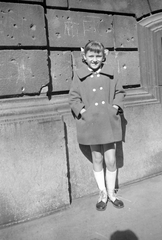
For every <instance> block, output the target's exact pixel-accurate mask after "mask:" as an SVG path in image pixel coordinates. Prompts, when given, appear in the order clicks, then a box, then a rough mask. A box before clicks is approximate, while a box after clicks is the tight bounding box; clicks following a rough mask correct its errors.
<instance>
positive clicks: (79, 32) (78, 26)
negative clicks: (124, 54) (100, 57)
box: [47, 9, 114, 47]
mask: <svg viewBox="0 0 162 240" xmlns="http://www.w3.org/2000/svg"><path fill="white" fill-rule="evenodd" d="M47 19H48V28H49V42H50V47H82V46H84V45H85V44H86V43H87V42H88V40H92V39H94V40H97V41H102V43H103V44H104V45H105V46H106V47H113V46H114V43H113V30H112V16H109V15H107V14H95V13H87V12H71V11H63V10H52V9H48V10H47Z"/></svg>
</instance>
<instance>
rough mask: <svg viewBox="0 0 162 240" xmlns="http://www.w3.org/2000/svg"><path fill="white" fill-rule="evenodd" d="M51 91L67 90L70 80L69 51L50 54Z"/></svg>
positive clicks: (70, 63)
mask: <svg viewBox="0 0 162 240" xmlns="http://www.w3.org/2000/svg"><path fill="white" fill-rule="evenodd" d="M50 59H51V77H52V85H53V91H54V92H55V91H64V90H68V89H69V87H70V85H71V80H72V62H71V52H70V51H54V52H52V51H51V52H50Z"/></svg>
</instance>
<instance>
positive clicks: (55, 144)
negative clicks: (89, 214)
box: [0, 0, 162, 226]
mask: <svg viewBox="0 0 162 240" xmlns="http://www.w3.org/2000/svg"><path fill="white" fill-rule="evenodd" d="M159 11H162V5H161V1H160V0H156V1H152V0H143V1H141V0H138V1H131V0H108V1H107V0H102V1H97V0H89V1H84V0H35V1H32V0H26V1H23V0H19V1H16V0H15V1H13V0H12V1H9V0H8V1H5V2H3V1H0V82H1V90H0V98H1V99H0V105H1V109H0V125H1V128H0V132H1V142H0V149H1V160H0V180H1V186H0V206H1V207H0V209H1V211H0V224H1V225H2V226H3V225H7V224H13V223H17V222H21V221H25V220H29V219H32V218H35V217H39V216H44V215H47V214H49V213H51V212H53V211H54V210H56V209H58V208H61V207H63V206H65V205H68V204H70V203H71V202H72V201H73V199H74V198H77V197H80V196H85V195H87V194H91V193H94V192H96V191H97V188H96V184H95V181H94V178H93V175H92V171H91V170H92V165H91V155H90V151H89V148H88V147H85V146H78V144H77V142H76V133H75V123H74V119H73V118H72V115H71V113H70V111H69V107H68V104H67V97H68V90H69V87H70V84H71V80H72V76H73V68H78V67H79V64H80V61H81V58H80V47H81V46H84V44H85V43H86V42H87V41H88V40H89V39H97V40H100V41H102V42H103V43H104V45H105V46H106V47H107V48H108V49H109V50H110V53H109V57H108V63H109V64H111V66H112V67H113V68H114V70H115V71H116V74H118V76H119V78H121V79H122V81H123V85H124V86H125V87H126V89H127V91H128V96H127V99H126V104H125V118H126V120H125V119H123V127H126V132H127V135H126V138H125V143H123V144H119V145H118V146H117V157H118V166H119V168H120V169H119V183H128V182H130V181H134V180H137V179H139V178H143V177H146V176H149V175H151V174H155V173H157V172H159V171H161V170H162V166H161V163H160V161H159V160H160V159H161V140H162V139H161V131H162V129H161V125H160V121H159V119H161V115H162V112H161V104H160V101H159V102H158V101H157V102H156V104H154V103H153V102H151V103H150V102H149V105H147V104H143V103H142V100H143V98H145V96H146V97H147V96H148V98H149V97H150V95H149V94H145V92H144V89H142V90H141V92H142V91H143V92H144V95H142V93H141V92H140V89H141V87H142V81H141V78H142V77H141V71H140V64H141V62H140V59H139V44H138V34H137V23H138V22H139V21H140V20H142V19H144V18H145V17H149V16H150V14H156V13H157V12H159ZM146 82H147V79H146ZM146 85H147V84H146ZM150 86H152V85H151V84H150ZM132 87H134V88H133V91H131V89H132ZM138 88H139V90H138ZM156 88H157V89H158V85H157V86H156ZM134 89H136V90H138V91H136V92H134ZM137 96H139V100H138V101H137V99H136V97H137ZM137 103H138V104H137ZM150 112H151V113H152V114H151V116H150ZM155 116H156V117H155ZM126 121H127V124H126ZM154 125H156V126H157V129H158V130H155V129H154ZM123 165H124V168H122V166H123Z"/></svg>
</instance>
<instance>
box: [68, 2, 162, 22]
mask: <svg viewBox="0 0 162 240" xmlns="http://www.w3.org/2000/svg"><path fill="white" fill-rule="evenodd" d="M159 1H160V0H159ZM69 8H70V9H75V8H76V9H89V10H94V11H106V12H109V13H110V12H113V13H114V12H120V13H127V14H128V13H129V14H135V15H136V16H137V18H140V17H142V16H143V15H146V14H148V13H150V9H149V5H148V2H147V0H142V1H141V0H137V1H130V0H102V1H98V0H90V1H87V0H69Z"/></svg>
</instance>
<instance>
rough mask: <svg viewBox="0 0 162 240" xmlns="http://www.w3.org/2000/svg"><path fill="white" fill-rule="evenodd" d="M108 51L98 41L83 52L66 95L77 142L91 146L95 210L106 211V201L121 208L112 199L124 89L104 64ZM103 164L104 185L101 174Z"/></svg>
mask: <svg viewBox="0 0 162 240" xmlns="http://www.w3.org/2000/svg"><path fill="white" fill-rule="evenodd" d="M107 52H108V50H106V49H105V48H104V46H103V45H102V44H101V43H100V42H97V41H90V42H88V43H87V44H86V45H85V48H84V49H82V53H83V66H82V67H81V68H80V69H78V70H76V71H75V73H74V78H73V81H72V85H71V89H70V92H69V104H70V107H71V110H72V113H73V115H74V116H75V119H76V128H77V139H78V142H79V143H80V144H83V145H90V148H91V152H92V160H93V172H94V177H95V179H96V182H97V185H98V188H99V190H100V193H99V199H98V201H97V204H96V209H97V210H99V211H103V210H105V209H106V206H107V201H108V200H109V201H110V202H112V204H113V205H114V206H115V207H117V208H122V207H124V204H123V202H122V201H121V200H119V199H117V198H116V197H115V196H114V190H115V181H116V171H117V170H116V156H115V143H116V142H118V141H121V140H122V129H121V118H120V115H119V114H120V113H122V108H123V98H124V90H123V88H122V85H121V83H120V82H119V81H118V80H117V79H115V78H114V77H113V70H112V68H111V67H110V66H109V65H107V64H104V62H105V60H106V55H107ZM103 159H104V161H105V164H106V185H105V177H104V171H103Z"/></svg>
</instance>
